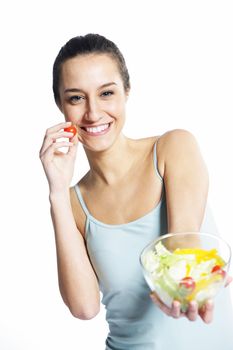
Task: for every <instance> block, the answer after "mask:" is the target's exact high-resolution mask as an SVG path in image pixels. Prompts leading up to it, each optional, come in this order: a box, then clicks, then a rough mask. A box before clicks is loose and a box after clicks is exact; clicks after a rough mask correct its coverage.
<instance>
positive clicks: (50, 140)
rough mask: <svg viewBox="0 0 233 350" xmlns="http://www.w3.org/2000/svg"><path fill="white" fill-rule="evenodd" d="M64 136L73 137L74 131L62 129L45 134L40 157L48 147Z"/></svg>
mask: <svg viewBox="0 0 233 350" xmlns="http://www.w3.org/2000/svg"><path fill="white" fill-rule="evenodd" d="M62 137H67V138H72V137H73V133H72V132H67V131H62V132H61V131H60V132H55V133H51V134H48V135H46V136H45V138H44V142H43V145H42V147H41V150H40V157H41V156H42V155H43V153H44V152H45V151H46V149H47V148H48V147H49V146H50V145H51V144H52V143H53V142H55V141H56V140H57V139H58V138H62Z"/></svg>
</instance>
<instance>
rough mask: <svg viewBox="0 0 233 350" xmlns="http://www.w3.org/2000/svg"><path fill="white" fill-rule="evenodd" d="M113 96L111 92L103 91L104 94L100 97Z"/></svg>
mask: <svg viewBox="0 0 233 350" xmlns="http://www.w3.org/2000/svg"><path fill="white" fill-rule="evenodd" d="M113 94H114V92H113V91H105V92H103V93H102V95H103V96H106V97H107V96H111V95H113Z"/></svg>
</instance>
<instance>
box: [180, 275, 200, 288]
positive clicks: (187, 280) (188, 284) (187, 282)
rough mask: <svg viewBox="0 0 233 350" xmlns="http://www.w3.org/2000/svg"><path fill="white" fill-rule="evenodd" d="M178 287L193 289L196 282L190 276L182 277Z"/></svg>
mask: <svg viewBox="0 0 233 350" xmlns="http://www.w3.org/2000/svg"><path fill="white" fill-rule="evenodd" d="M180 287H184V288H186V289H188V290H190V291H193V290H194V289H195V287H196V283H195V281H194V279H193V278H192V277H184V278H182V280H181V281H180Z"/></svg>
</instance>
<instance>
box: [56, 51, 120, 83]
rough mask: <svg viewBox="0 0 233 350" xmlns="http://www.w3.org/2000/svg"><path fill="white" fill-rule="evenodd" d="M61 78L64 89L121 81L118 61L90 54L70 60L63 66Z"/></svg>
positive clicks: (104, 55) (103, 55)
mask: <svg viewBox="0 0 233 350" xmlns="http://www.w3.org/2000/svg"><path fill="white" fill-rule="evenodd" d="M60 78H61V84H62V85H63V87H64V88H69V87H71V85H73V86H72V87H76V86H75V85H80V84H82V87H84V86H88V84H90V83H91V84H92V85H93V86H94V85H101V84H103V83H106V82H108V81H113V80H114V81H116V82H118V83H119V82H120V81H121V77H120V74H119V70H118V66H117V63H116V61H115V60H114V59H113V58H111V57H110V56H109V55H106V54H88V55H82V56H77V57H74V58H71V59H68V60H67V61H66V62H64V63H63V64H62V67H61V77H60ZM109 79H110V80H109Z"/></svg>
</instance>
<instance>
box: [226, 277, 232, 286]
mask: <svg viewBox="0 0 233 350" xmlns="http://www.w3.org/2000/svg"><path fill="white" fill-rule="evenodd" d="M232 281H233V278H232V277H231V276H229V275H228V276H227V279H226V283H225V286H224V287H227V286H228V285H229V284H230V283H231V282H232Z"/></svg>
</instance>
